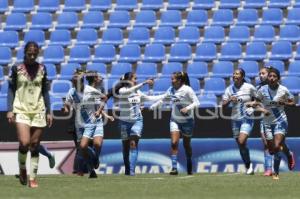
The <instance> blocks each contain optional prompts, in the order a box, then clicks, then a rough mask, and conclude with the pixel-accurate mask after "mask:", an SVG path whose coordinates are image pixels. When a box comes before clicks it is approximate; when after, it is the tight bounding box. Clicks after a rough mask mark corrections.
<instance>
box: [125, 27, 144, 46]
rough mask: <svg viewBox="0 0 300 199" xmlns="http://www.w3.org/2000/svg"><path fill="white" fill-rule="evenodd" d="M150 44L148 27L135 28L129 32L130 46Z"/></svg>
mask: <svg viewBox="0 0 300 199" xmlns="http://www.w3.org/2000/svg"><path fill="white" fill-rule="evenodd" d="M149 42H150V32H149V30H148V28H146V27H135V28H133V29H132V30H131V31H129V35H128V41H127V43H128V44H139V45H145V44H147V43H149Z"/></svg>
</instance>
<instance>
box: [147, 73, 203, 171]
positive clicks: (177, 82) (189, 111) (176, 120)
mask: <svg viewBox="0 0 300 199" xmlns="http://www.w3.org/2000/svg"><path fill="white" fill-rule="evenodd" d="M171 81H172V86H171V87H170V88H169V89H168V90H167V92H166V93H165V94H164V95H163V97H162V99H161V100H160V101H158V102H157V103H155V104H153V105H152V106H151V107H150V108H151V109H154V108H156V107H159V106H161V105H162V104H163V101H171V103H172V113H171V119H170V132H171V161H172V170H171V172H170V175H177V174H178V170H177V159H178V157H177V156H178V144H179V139H180V134H181V135H182V137H183V146H184V149H185V154H186V160H187V174H188V175H192V174H193V163H192V147H191V137H192V134H193V128H194V123H195V122H194V109H195V108H197V107H198V106H199V104H200V103H199V100H198V98H197V96H196V94H195V92H194V91H193V89H192V88H191V87H190V81H189V77H188V74H187V73H184V72H175V73H173V75H172V77H171Z"/></svg>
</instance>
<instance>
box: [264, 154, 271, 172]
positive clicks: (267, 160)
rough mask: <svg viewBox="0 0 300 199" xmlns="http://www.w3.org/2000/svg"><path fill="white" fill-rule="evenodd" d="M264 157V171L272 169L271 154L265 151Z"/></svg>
mask: <svg viewBox="0 0 300 199" xmlns="http://www.w3.org/2000/svg"><path fill="white" fill-rule="evenodd" d="M264 157H265V164H264V167H265V171H267V170H272V161H273V155H271V154H270V153H269V151H265V153H264Z"/></svg>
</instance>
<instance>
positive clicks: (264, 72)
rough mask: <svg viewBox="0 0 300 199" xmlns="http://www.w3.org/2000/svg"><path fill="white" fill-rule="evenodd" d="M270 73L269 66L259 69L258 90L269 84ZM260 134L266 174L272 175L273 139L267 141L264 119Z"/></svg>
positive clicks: (261, 123)
mask: <svg viewBox="0 0 300 199" xmlns="http://www.w3.org/2000/svg"><path fill="white" fill-rule="evenodd" d="M268 74H269V68H267V67H263V68H261V69H260V70H259V79H260V82H259V84H258V85H257V86H256V90H259V89H260V88H261V87H262V86H264V85H266V84H268ZM260 135H261V139H262V142H263V145H264V159H265V161H264V168H265V172H264V176H272V161H273V155H271V154H270V151H269V149H268V145H272V144H273V143H272V141H270V140H269V141H267V139H266V136H265V129H264V125H263V121H262V120H261V121H260Z"/></svg>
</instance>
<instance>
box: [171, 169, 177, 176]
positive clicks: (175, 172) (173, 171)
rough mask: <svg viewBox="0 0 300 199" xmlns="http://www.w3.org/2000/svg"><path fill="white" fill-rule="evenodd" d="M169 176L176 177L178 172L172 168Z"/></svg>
mask: <svg viewBox="0 0 300 199" xmlns="http://www.w3.org/2000/svg"><path fill="white" fill-rule="evenodd" d="M170 175H178V170H177V169H175V168H172V170H171V171H170Z"/></svg>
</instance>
